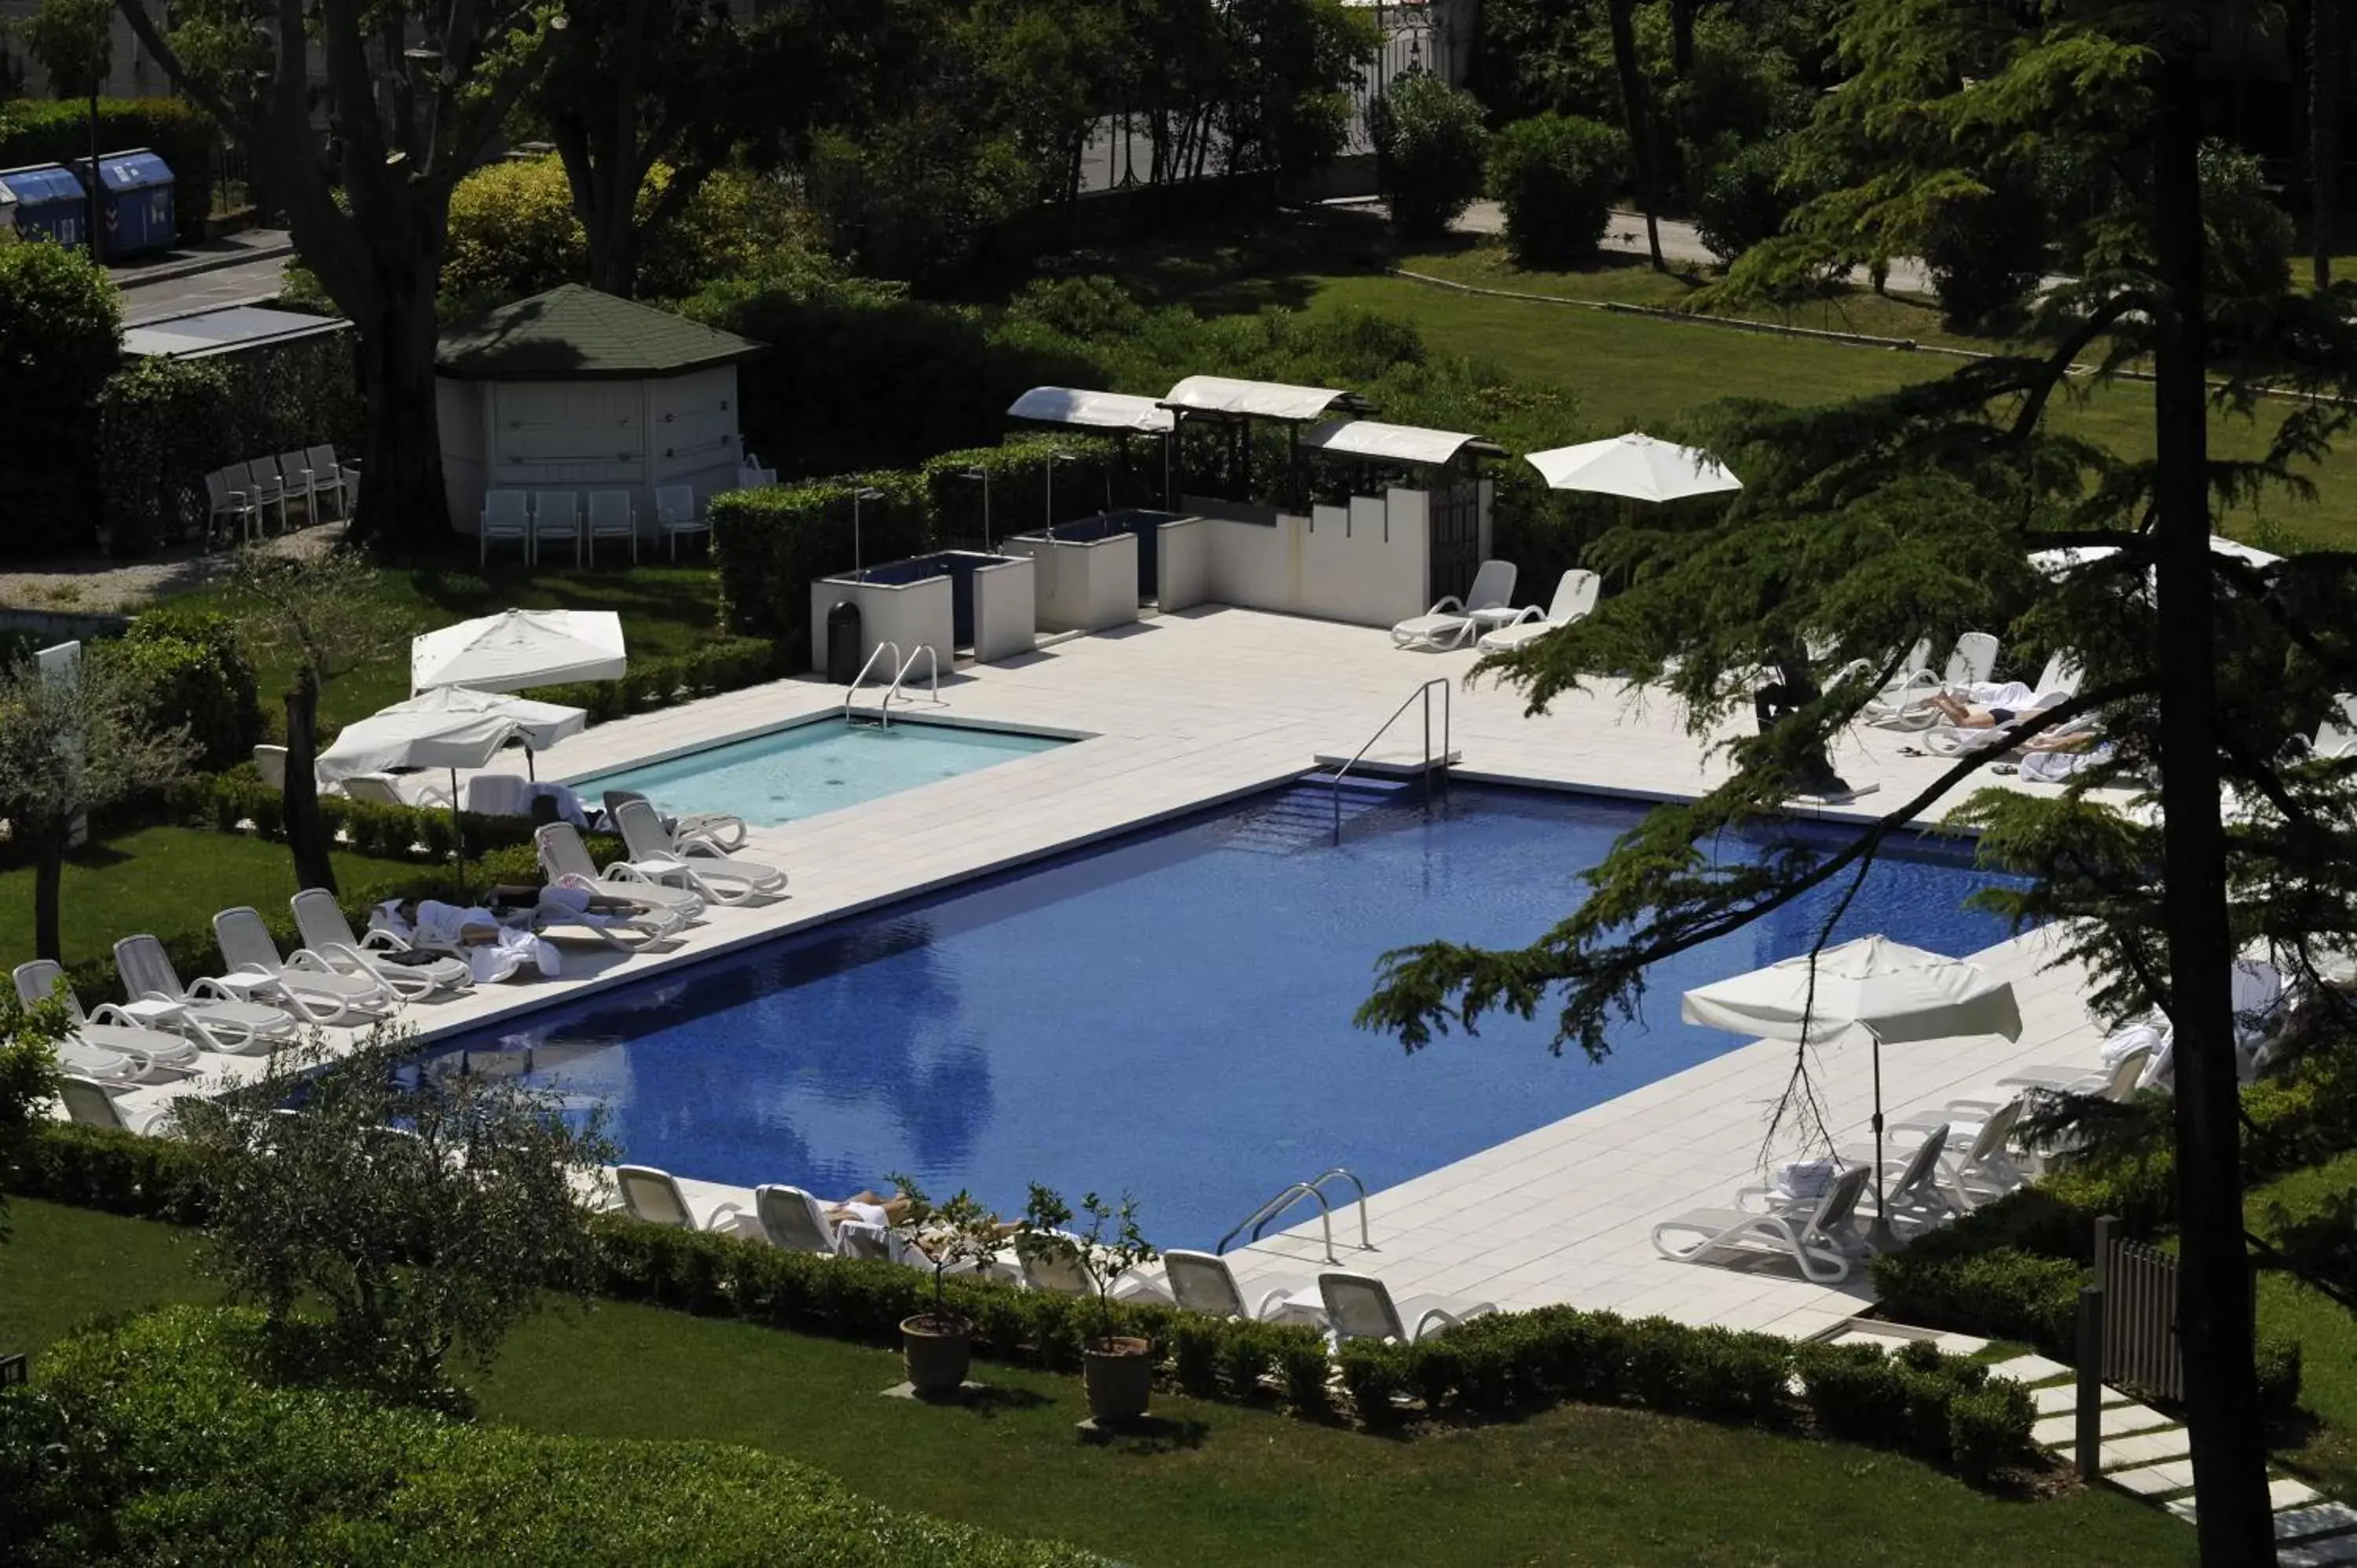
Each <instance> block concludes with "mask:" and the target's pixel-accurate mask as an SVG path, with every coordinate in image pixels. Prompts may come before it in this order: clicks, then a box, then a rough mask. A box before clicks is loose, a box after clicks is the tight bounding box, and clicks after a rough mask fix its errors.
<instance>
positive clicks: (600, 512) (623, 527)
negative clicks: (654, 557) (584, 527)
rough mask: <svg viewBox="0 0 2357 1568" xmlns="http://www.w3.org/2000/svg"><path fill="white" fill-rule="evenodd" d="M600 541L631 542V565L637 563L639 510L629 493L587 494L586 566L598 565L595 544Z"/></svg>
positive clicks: (617, 491) (601, 492)
mask: <svg viewBox="0 0 2357 1568" xmlns="http://www.w3.org/2000/svg"><path fill="white" fill-rule="evenodd" d="M601 539H627V540H629V541H630V564H631V565H633V566H635V565H637V564H639V509H638V507H637V506H636V505H635V504H633V503H632V501H631V500H630V491H628V490H591V491H590V492H589V564H591V565H592V566H595V565H596V564H597V542H598V541H599V540H601Z"/></svg>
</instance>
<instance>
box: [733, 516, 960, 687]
mask: <svg viewBox="0 0 2357 1568" xmlns="http://www.w3.org/2000/svg"><path fill="white" fill-rule="evenodd" d="M862 486H872V487H874V488H875V489H879V490H882V491H883V492H884V499H881V500H874V501H866V502H863V503H861V505H860V507H859V515H858V525H859V526H858V556H857V558H858V559H859V560H860V561H863V562H866V563H868V564H876V563H879V562H885V561H893V560H898V559H899V558H900V557H902V556H906V555H915V554H918V553H921V552H922V551H924V550H925V549H926V548H928V547H929V545H930V543H931V539H930V536H929V534H928V532H927V529H926V526H925V522H926V519H925V505H924V499H925V497H924V490H923V488H922V486H921V484H920V481H919V480H918V478H917V477H916V476H915V475H913V474H906V473H879V474H865V475H850V476H846V477H845V478H839V479H809V480H805V481H803V482H802V483H800V484H792V485H771V486H769V487H766V488H764V489H753V490H732V491H730V492H728V493H727V494H726V495H722V496H716V497H714V498H713V502H712V557H713V560H714V561H715V562H716V564H718V566H719V570H720V615H721V619H722V622H723V624H724V625H726V628H728V629H729V630H730V631H734V632H738V633H743V634H747V635H750V636H756V637H766V638H769V639H771V640H772V641H774V642H775V643H777V644H778V649H779V659H780V663H781V665H782V666H783V667H784V668H785V669H788V670H805V669H808V668H809V662H808V660H809V657H810V614H811V584H812V583H813V582H814V581H815V580H817V579H818V578H821V577H827V576H832V575H834V574H836V573H838V572H847V571H849V570H850V569H851V568H852V565H853V564H854V555H853V538H852V532H853V530H852V522H853V518H852V492H853V491H854V490H856V489H859V488H860V487H862Z"/></svg>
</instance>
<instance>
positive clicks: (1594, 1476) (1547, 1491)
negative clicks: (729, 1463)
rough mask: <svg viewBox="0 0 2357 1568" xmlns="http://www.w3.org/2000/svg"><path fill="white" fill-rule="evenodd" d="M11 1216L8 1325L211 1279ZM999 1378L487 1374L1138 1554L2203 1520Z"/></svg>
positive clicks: (1927, 1557) (1944, 1551)
mask: <svg viewBox="0 0 2357 1568" xmlns="http://www.w3.org/2000/svg"><path fill="white" fill-rule="evenodd" d="M11 1213H12V1216H13V1219H14V1225H15V1230H16V1239H15V1240H14V1241H12V1242H10V1243H8V1244H7V1245H5V1247H0V1345H5V1346H8V1347H12V1348H13V1347H16V1346H26V1345H30V1346H34V1347H38V1346H39V1345H41V1344H44V1343H47V1342H48V1340H50V1339H53V1338H55V1337H57V1336H59V1335H60V1334H62V1333H64V1332H66V1331H68V1330H69V1329H70V1328H71V1327H72V1326H74V1325H75V1324H76V1323H78V1322H80V1321H81V1320H83V1319H85V1318H87V1317H88V1316H91V1315H93V1314H97V1313H101V1312H108V1313H122V1312H132V1311H137V1310H142V1309H144V1308H145V1307H148V1306H152V1305H158V1304H160V1303H163V1302H166V1301H170V1300H182V1299H208V1298H209V1296H210V1287H209V1286H208V1285H207V1284H206V1283H204V1282H203V1281H201V1280H199V1278H197V1277H196V1276H195V1275H194V1274H193V1273H191V1271H190V1263H191V1252H190V1250H189V1247H188V1244H187V1242H186V1240H185V1239H184V1238H183V1237H181V1236H180V1235H179V1234H178V1233H177V1232H175V1231H173V1230H170V1229H168V1228H167V1227H165V1226H162V1225H157V1224H154V1223H149V1222H145V1221H138V1220H130V1219H118V1218H115V1217H113V1216H111V1215H104V1214H96V1213H91V1212H86V1211H81V1210H76V1209H69V1208H57V1207H54V1206H51V1205H47V1204H41V1203H35V1202H30V1201H26V1200H18V1201H16V1203H15V1204H14V1205H13V1206H12V1209H11ZM35 1374H36V1376H38V1356H37V1357H36V1366H35ZM981 1375H982V1376H983V1378H984V1379H985V1380H986V1381H987V1382H988V1383H989V1384H990V1385H992V1386H993V1387H994V1388H995V1389H997V1390H999V1391H1001V1392H1000V1393H999V1394H998V1395H996V1397H995V1398H994V1399H992V1400H991V1401H990V1402H986V1403H983V1404H979V1405H977V1406H975V1407H974V1408H970V1409H964V1410H937V1409H932V1408H929V1407H925V1406H920V1405H916V1404H912V1403H909V1402H905V1401H899V1400H887V1399H883V1398H880V1397H878V1394H879V1391H881V1390H882V1389H883V1388H885V1387H886V1386H888V1384H890V1383H891V1382H893V1381H895V1380H897V1379H898V1377H899V1371H898V1362H897V1359H896V1358H894V1357H893V1356H891V1355H889V1354H888V1353H886V1352H882V1351H877V1350H872V1349H868V1348H863V1347H859V1346H855V1345H847V1344H844V1343H841V1342H838V1341H834V1340H824V1339H813V1338H808V1337H802V1336H800V1335H795V1334H789V1333H783V1332H780V1331H778V1330H774V1329H768V1328H761V1327H757V1326H750V1325H745V1324H736V1323H727V1322H721V1321H716V1320H714V1319H709V1318H698V1317H691V1316H684V1315H681V1314H676V1313H671V1312H666V1311H662V1310H660V1309H657V1308H651V1307H637V1306H628V1305H616V1304H611V1303H601V1304H599V1305H597V1306H595V1307H593V1308H591V1309H590V1310H588V1311H587V1312H573V1311H567V1312H565V1313H562V1314H558V1315H552V1316H545V1317H543V1318H541V1319H539V1320H537V1321H535V1322H533V1323H531V1324H529V1325H527V1326H525V1327H524V1328H523V1329H522V1330H521V1331H519V1332H518V1333H517V1334H516V1335H515V1336H514V1337H512V1338H511V1341H510V1343H509V1345H508V1348H507V1349H506V1350H505V1352H504V1353H503V1354H502V1356H501V1357H500V1361H499V1364H498V1366H497V1367H496V1369H494V1371H493V1374H492V1375H491V1376H490V1378H489V1379H488V1380H485V1381H483V1382H482V1384H481V1385H480V1390H479V1395H480V1400H481V1403H482V1409H483V1412H484V1414H485V1416H486V1417H487V1418H489V1419H491V1420H496V1421H502V1422H508V1423H513V1424H515V1425H517V1426H520V1427H524V1428H528V1429H531V1430H533V1431H540V1432H549V1433H567V1434H581V1435H596V1436H609V1437H647V1438H700V1439H710V1440H716V1441H721V1442H729V1443H741V1444H748V1445H750V1446H753V1447H758V1448H761V1449H765V1450H768V1451H770V1452H772V1453H776V1454H780V1455H786V1456H789V1457H792V1458H799V1459H802V1460H805V1461H807V1462H809V1463H811V1464H813V1465H816V1466H820V1467H822V1468H823V1469H826V1470H828V1471H830V1472H832V1473H834V1474H835V1475H837V1476H839V1477H842V1478H843V1479H844V1480H845V1482H847V1483H848V1484H849V1485H850V1486H851V1487H853V1489H854V1490H856V1491H858V1492H860V1493H863V1494H865V1495H867V1496H869V1497H873V1498H877V1499H879V1500H882V1501H884V1502H887V1503H890V1504H894V1505H896V1506H899V1507H902V1508H917V1509H923V1510H924V1511H926V1512H928V1513H931V1514H933V1515H936V1516H938V1517H941V1518H944V1519H950V1520H960V1521H963V1522H968V1523H974V1524H979V1525H985V1526H987V1527H989V1528H992V1529H995V1530H1002V1531H1006V1532H1007V1533H1011V1534H1019V1535H1025V1536H1034V1537H1054V1538H1059V1539H1061V1540H1065V1541H1072V1542H1074V1543H1076V1544H1079V1545H1082V1546H1086V1547H1090V1548H1092V1549H1094V1550H1097V1551H1101V1552H1105V1553H1106V1554H1107V1555H1110V1556H1113V1557H1115V1558H1118V1559H1120V1560H1122V1561H1125V1562H1130V1563H1138V1564H1141V1565H1143V1568H1195V1565H1198V1564H1212V1563H1269V1562H1280V1561H1281V1562H1285V1563H1291V1564H1297V1565H1303V1568H1322V1565H1327V1564H1331V1565H1334V1568H1364V1565H1365V1564H1367V1563H1384V1564H1386V1565H1390V1564H1400V1565H1403V1568H1405V1565H1412V1564H1424V1563H1430V1564H1450V1565H1454V1564H1468V1563H1598V1564H1601V1563H1662V1564H1679V1565H1685V1564H1696V1565H1709V1564H1729V1565H1732V1564H1747V1565H1748V1564H1757V1563H1809V1564H1811V1565H1812V1568H1818V1565H1822V1568H1904V1565H1907V1564H1924V1565H1927V1568H1928V1565H1937V1568H1977V1565H1981V1564H1986V1565H1988V1568H2014V1565H2017V1564H2023V1565H2036V1564H2056V1565H2060V1564H2090V1565H2092V1564H2115V1565H2117V1564H2129V1565H2133V1564H2146V1563H2151V1564H2174V1563H2183V1562H2186V1561H2188V1560H2189V1557H2190V1536H2189V1535H2188V1533H2187V1532H2186V1531H2185V1530H2184V1528H2183V1527H2182V1526H2181V1525H2179V1524H2178V1523H2176V1521H2174V1520H2169V1518H2167V1517H2166V1516H2164V1515H2162V1514H2159V1513H2158V1512H2157V1511H2155V1510H2152V1509H2146V1508H2142V1507H2140V1506H2138V1505H2136V1504H2135V1503H2133V1502H2131V1501H2129V1500H2128V1499H2126V1498H2122V1497H2119V1496H2116V1495H2114V1494H2110V1493H2097V1492H2079V1493H2075V1494H2073V1495H2071V1496H2067V1497H2061V1498H2050V1499H2047V1500H2043V1501H2039V1502H2035V1503H2029V1502H2023V1501H2020V1500H2016V1499H2011V1498H1997V1497H1991V1496H1989V1495H1986V1494H1984V1493H1978V1492H1975V1491H1972V1490H1970V1489H1968V1488H1967V1487H1964V1486H1963V1485H1961V1484H1960V1483H1958V1482H1957V1481H1955V1480H1954V1479H1953V1478H1952V1477H1948V1476H1945V1475H1943V1474H1942V1473H1940V1472H1938V1471H1936V1470H1933V1469H1932V1468H1930V1467H1928V1466H1922V1465H1919V1464H1916V1463H1914V1462H1913V1461H1910V1460H1907V1459H1903V1458H1900V1457H1897V1456H1895V1455H1889V1454H1885V1453H1878V1452H1875V1451H1872V1450H1868V1449H1864V1448H1858V1447H1854V1446H1850V1445H1847V1444H1831V1443H1821V1442H1814V1441H1811V1440H1807V1439H1803V1438H1799V1437H1790V1436H1776V1435H1770V1434H1761V1433H1756V1432H1748V1431H1742V1430H1738V1429H1734V1428H1727V1427H1720V1426H1717V1425H1713V1424H1710V1423H1704V1422H1699V1421H1690V1420H1681V1419H1674V1418H1665V1417H1660V1416H1652V1415H1648V1414H1645V1413H1642V1412H1635V1411H1623V1410H1605V1409H1598V1408H1597V1407H1593V1406H1582V1405H1573V1406H1566V1407H1564V1408H1562V1409H1559V1410H1555V1411H1552V1412H1547V1413H1545V1414H1543V1415H1539V1416H1534V1417H1533V1418H1531V1419H1529V1420H1527V1421H1523V1422H1518V1423H1501V1424H1496V1425H1490V1426H1480V1427H1472V1428H1467V1429H1463V1430H1454V1431H1442V1432H1432V1433H1426V1434H1421V1435H1418V1436H1415V1437H1414V1438H1407V1439H1403V1438H1396V1437H1376V1436H1370V1435H1367V1434H1361V1433H1357V1432H1352V1431H1348V1430H1343V1429H1340V1428H1337V1427H1329V1426H1318V1425H1312V1424H1308V1423H1303V1422H1299V1421H1297V1420H1294V1419H1292V1418H1290V1417H1287V1416H1283V1415H1278V1414H1274V1413H1269V1412H1260V1411H1254V1410H1248V1409H1238V1408H1236V1407H1233V1406H1230V1405H1222V1404H1212V1403H1207V1402H1197V1401H1191V1400H1187V1399H1183V1398H1179V1397H1177V1396H1169V1395H1157V1398H1156V1407H1155V1408H1156V1410H1157V1413H1158V1414H1160V1415H1161V1416H1163V1417H1164V1418H1165V1419H1166V1421H1167V1422H1168V1425H1167V1426H1166V1427H1165V1428H1164V1429H1163V1430H1162V1432H1161V1434H1160V1435H1159V1436H1158V1437H1157V1438H1155V1439H1153V1440H1150V1441H1147V1440H1140V1441H1133V1442H1127V1443H1123V1444H1114V1445H1110V1446H1103V1447H1100V1446H1096V1445H1092V1444H1085V1443H1082V1442H1081V1441H1079V1440H1078V1439H1077V1438H1076V1436H1075V1434H1074V1431H1073V1423H1075V1422H1076V1421H1077V1420H1078V1419H1079V1418H1080V1417H1081V1415H1082V1413H1084V1405H1083V1402H1082V1398H1081V1391H1080V1388H1079V1385H1078V1383H1077V1381H1076V1380H1072V1379H1069V1378H1062V1377H1057V1376H1051V1375H1048V1374H1044V1373H1035V1372H1028V1371H1019V1370H1015V1369H1006V1368H1003V1367H999V1366H986V1367H985V1368H984V1369H983V1370H982V1374H981Z"/></svg>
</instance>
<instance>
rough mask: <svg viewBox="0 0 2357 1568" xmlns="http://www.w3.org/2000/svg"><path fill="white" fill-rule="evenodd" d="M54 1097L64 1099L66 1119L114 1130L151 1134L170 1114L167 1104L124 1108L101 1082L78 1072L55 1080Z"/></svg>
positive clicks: (87, 1125) (170, 1109)
mask: <svg viewBox="0 0 2357 1568" xmlns="http://www.w3.org/2000/svg"><path fill="white" fill-rule="evenodd" d="M58 1098H59V1100H61V1101H64V1102H65V1108H66V1120H67V1121H69V1122H80V1123H81V1125H83V1126H85V1127H106V1128H111V1129H113V1131H115V1132H118V1133H152V1132H154V1131H155V1130H156V1126H157V1125H158V1124H160V1123H161V1122H164V1121H165V1120H167V1118H168V1117H170V1115H171V1114H172V1108H171V1107H170V1106H168V1105H145V1106H135V1107H126V1106H124V1103H123V1101H120V1100H117V1099H116V1098H115V1097H114V1095H113V1092H112V1091H111V1090H109V1089H108V1088H107V1086H106V1085H105V1084H102V1083H101V1082H99V1081H98V1080H96V1079H91V1078H87V1077H84V1076H83V1075H81V1074H80V1073H72V1072H70V1073H67V1074H65V1075H64V1076H63V1077H61V1078H60V1079H58Z"/></svg>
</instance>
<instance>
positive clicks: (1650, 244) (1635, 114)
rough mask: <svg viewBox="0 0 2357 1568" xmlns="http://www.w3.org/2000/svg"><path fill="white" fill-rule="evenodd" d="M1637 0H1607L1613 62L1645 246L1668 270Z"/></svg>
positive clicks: (1655, 264) (1658, 266)
mask: <svg viewBox="0 0 2357 1568" xmlns="http://www.w3.org/2000/svg"><path fill="white" fill-rule="evenodd" d="M1633 3H1634V0H1606V4H1605V9H1606V10H1607V11H1609V12H1610V13H1611V21H1612V64H1613V67H1614V69H1615V70H1618V71H1619V72H1620V112H1621V114H1622V116H1623V117H1624V118H1625V119H1626V121H1627V123H1628V126H1629V157H1630V161H1631V162H1632V163H1634V164H1635V165H1636V166H1637V205H1638V206H1639V207H1641V208H1642V209H1644V212H1645V248H1646V250H1647V251H1649V252H1652V258H1653V270H1654V271H1655V272H1666V271H1668V270H1669V268H1668V264H1667V263H1664V262H1663V260H1662V225H1661V220H1660V219H1659V218H1657V217H1656V216H1655V213H1656V211H1657V209H1659V208H1660V207H1661V205H1662V200H1661V179H1660V175H1661V170H1660V169H1659V167H1658V166H1656V165H1655V163H1654V159H1653V122H1652V114H1651V113H1649V112H1648V111H1647V109H1646V106H1645V74H1644V72H1643V71H1642V70H1640V69H1639V67H1638V63H1637V27H1636V23H1635V21H1634V20H1633V19H1632V17H1631V5H1633Z"/></svg>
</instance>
